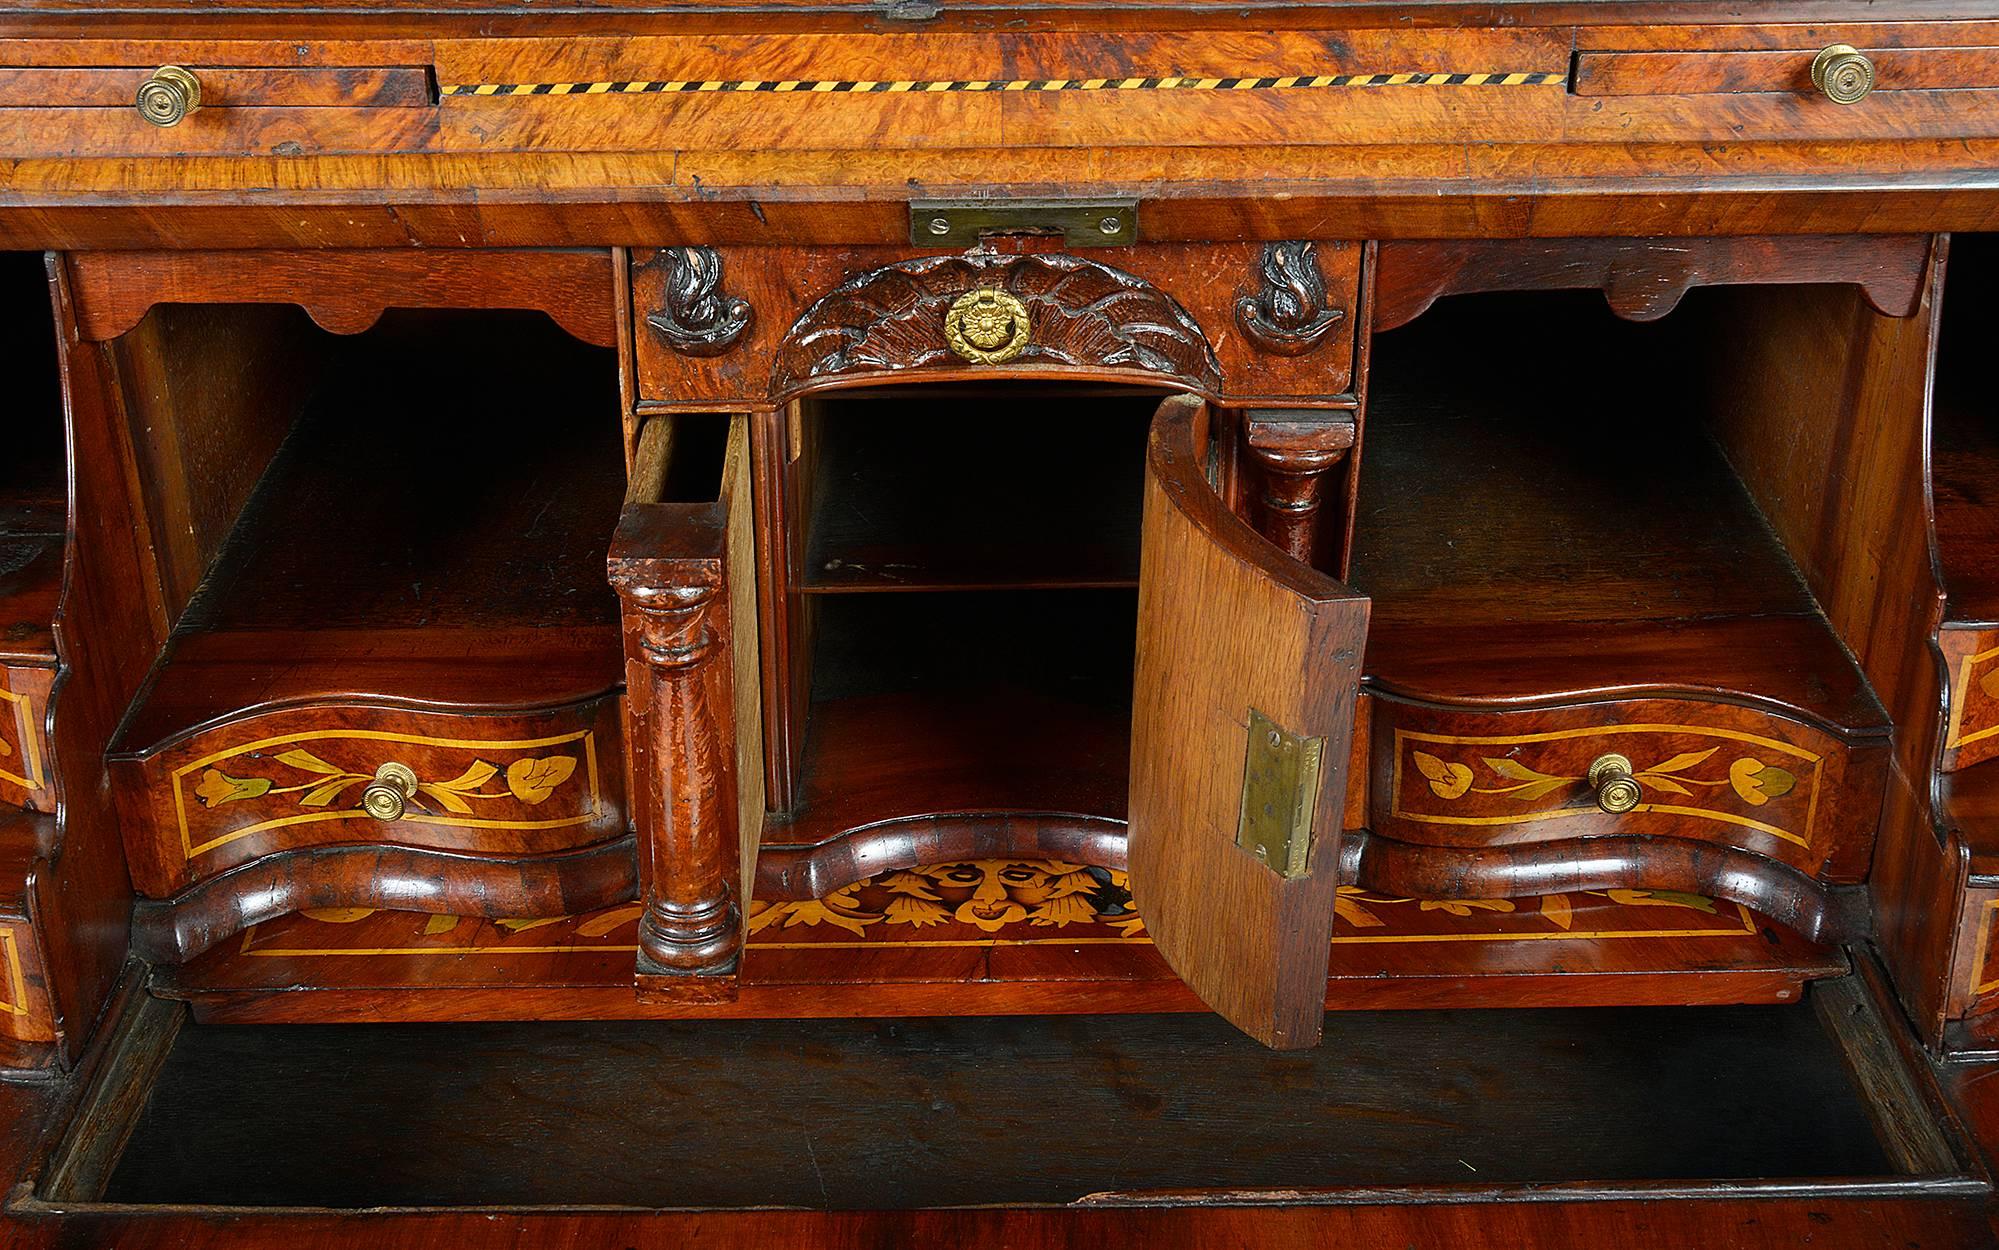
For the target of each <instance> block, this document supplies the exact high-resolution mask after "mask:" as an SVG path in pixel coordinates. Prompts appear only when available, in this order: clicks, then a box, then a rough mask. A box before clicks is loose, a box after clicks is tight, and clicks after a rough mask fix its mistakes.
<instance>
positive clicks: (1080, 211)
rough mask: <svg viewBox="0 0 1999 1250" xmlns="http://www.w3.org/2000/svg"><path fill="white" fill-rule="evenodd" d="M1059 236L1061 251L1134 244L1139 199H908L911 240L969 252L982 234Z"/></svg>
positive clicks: (918, 243) (1136, 236)
mask: <svg viewBox="0 0 1999 1250" xmlns="http://www.w3.org/2000/svg"><path fill="white" fill-rule="evenodd" d="M994 234H1048V235H1055V234H1059V235H1061V236H1062V243H1063V246H1065V247H1072V248H1073V247H1124V246H1128V245H1130V244H1133V243H1136V242H1138V201H1137V200H912V201H911V202H910V205H909V241H910V242H911V243H914V244H917V245H918V246H921V247H971V246H973V245H974V244H976V243H977V242H978V241H979V240H980V239H981V238H984V237H985V236H986V235H994Z"/></svg>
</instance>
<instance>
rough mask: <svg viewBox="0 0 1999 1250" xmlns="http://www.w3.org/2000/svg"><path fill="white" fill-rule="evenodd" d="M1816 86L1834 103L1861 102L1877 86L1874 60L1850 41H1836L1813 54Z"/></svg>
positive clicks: (1813, 83)
mask: <svg viewBox="0 0 1999 1250" xmlns="http://www.w3.org/2000/svg"><path fill="white" fill-rule="evenodd" d="M1812 86H1814V87H1817V88H1818V89H1819V90H1820V91H1823V92H1825V98H1826V99H1828V100H1831V101H1832V102H1833V103H1834V104H1858V103H1860V101H1861V99H1862V97H1864V96H1865V95H1866V94H1867V93H1868V92H1870V91H1872V90H1874V62H1872V61H1870V60H1868V59H1867V58H1866V57H1864V56H1862V55H1861V54H1860V52H1859V50H1858V49H1856V48H1855V47H1854V46H1853V45H1852V44H1850V43H1836V44H1834V45H1832V46H1831V47H1830V48H1827V49H1826V50H1825V51H1823V52H1821V53H1819V54H1818V55H1817V56H1815V57H1813V58H1812Z"/></svg>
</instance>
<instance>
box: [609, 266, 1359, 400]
mask: <svg viewBox="0 0 1999 1250" xmlns="http://www.w3.org/2000/svg"><path fill="white" fill-rule="evenodd" d="M1360 274H1361V247H1360V245H1359V244H1356V243H1348V242H1341V241H1316V242H1295V243H1289V244H1275V245H1270V246H1268V247H1266V245H1264V244H1258V243H1230V244H1212V245H1210V244H1195V245H1183V244H1170V245H1169V244H1161V245H1156V246H1138V247H1128V248H1127V247H1116V248H1091V249H1087V250H1078V251H1076V252H1073V253H1068V254H1048V253H1045V252H1038V253H1025V254H1005V253H1003V254H990V253H976V252H967V253H964V254H963V256H962V258H961V257H960V256H959V255H958V254H956V253H950V252H913V251H911V250H909V249H907V248H903V249H891V248H853V249H839V248H800V249H791V248H761V247H744V248H731V247H723V248H663V249H659V250H657V251H646V250H639V251H636V252H634V253H633V269H632V305H633V309H634V316H636V317H637V318H638V322H639V324H638V326H637V328H636V340H637V356H638V373H639V395H640V397H641V398H642V399H645V400H652V401H658V402H660V403H665V404H686V405H690V406H691V405H695V404H713V403H717V402H745V401H747V402H760V401H764V400H766V399H772V400H784V399H788V398H790V397H792V396H795V395H797V394H800V393H803V392H805V391H808V390H811V389H814V388H817V387H824V386H834V385H855V384H858V383H865V382H867V381H871V380H872V381H879V382H889V381H898V382H900V381H909V380H915V379H916V378H919V377H920V378H923V379H926V380H947V379H948V378H950V377H953V376H970V377H974V378H976V377H977V376H978V375H979V374H980V373H981V371H986V372H991V371H994V370H996V369H1001V368H1003V369H1004V370H1006V371H1007V372H1009V373H1012V374H1014V375H1016V376H1020V375H1028V376H1032V375H1037V374H1038V375H1041V376H1048V375H1064V376H1073V377H1076V378H1091V377H1096V378H1102V379H1106V380H1120V379H1121V380H1128V381H1132V382H1137V383H1141V384H1147V385H1162V384H1163V385H1172V386H1175V387H1179V388H1182V389H1189V390H1194V391H1197V392H1200V393H1203V394H1208V395H1211V396H1227V397H1228V398H1229V399H1231V400H1233V401H1236V402H1245V403H1247V402H1254V401H1257V400H1263V399H1269V400H1294V401H1305V402H1310V401H1314V400H1320V401H1341V400H1343V399H1346V398H1348V397H1350V395H1351V392H1352V390H1353V361H1354V344H1355V330H1356V328H1357V326H1358V323H1359V319H1360V318H1359V308H1360ZM975 288H998V289H1002V290H1006V291H1008V292H1010V293H1013V294H1014V295H1016V296H1017V297H1019V298H1020V299H1021V300H1022V301H1023V302H1024V304H1025V306H1026V308H1027V310H1028V314H1029V335H1028V341H1027V342H1026V344H1025V345H1024V347H1023V348H1022V350H1021V351H1020V354H1019V355H1018V356H1016V357H1013V358H1011V359H1010V360H1009V361H1008V362H1006V363H1005V364H1004V365H1003V366H994V365H988V364H981V363H977V362H968V361H967V360H966V359H962V358H960V357H959V356H958V355H957V354H955V353H954V351H953V349H952V348H951V346H950V345H949V343H948V342H947V339H946V336H945V329H944V325H945V319H946V316H947V314H948V313H949V311H950V309H951V307H952V305H953V303H954V302H955V301H956V300H957V299H958V298H959V297H961V296H963V295H965V294H966V293H967V292H969V291H971V290H973V289H975ZM1294 296H1295V297H1296V298H1295V300H1294ZM1273 299H1274V300H1276V301H1278V302H1280V303H1285V301H1292V302H1290V303H1285V306H1284V307H1283V309H1282V310H1281V311H1278V312H1277V319H1278V320H1279V321H1288V322H1294V323H1297V324H1301V325H1303V326H1305V327H1307V331H1306V333H1304V334H1301V335H1297V336H1294V337H1292V338H1290V339H1288V340H1287V339H1284V338H1282V337H1281V335H1280V336H1279V337H1271V336H1269V335H1266V334H1261V333H1260V332H1259V330H1258V329H1257V323H1258V321H1259V318H1263V317H1264V316H1265V313H1264V312H1263V311H1261V309H1263V308H1268V307H1269V303H1268V301H1270V300H1273ZM1259 300H1262V301H1265V303H1263V304H1261V305H1259V302H1258V301H1259ZM1134 304H1144V305H1145V306H1146V307H1147V308H1148V309H1149V314H1148V316H1147V317H1145V318H1134V317H1132V316H1131V307H1132V306H1133V305H1134ZM1120 316H1122V317H1123V319H1124V321H1126V322H1131V321H1134V320H1138V321H1143V322H1144V323H1145V324H1146V325H1147V326H1148V327H1150V330H1151V331H1152V332H1151V334H1150V337H1148V338H1145V339H1144V340H1142V341H1136V342H1133V341H1126V340H1125V339H1124V338H1122V337H1120V333H1119V328H1118V327H1119V324H1120V320H1119V319H1120ZM1245 323H1247V324H1245Z"/></svg>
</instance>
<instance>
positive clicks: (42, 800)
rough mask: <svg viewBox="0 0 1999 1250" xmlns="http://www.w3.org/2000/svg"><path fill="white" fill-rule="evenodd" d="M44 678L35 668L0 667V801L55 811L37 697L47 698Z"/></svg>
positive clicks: (40, 706)
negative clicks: (50, 790) (38, 694)
mask: <svg viewBox="0 0 1999 1250" xmlns="http://www.w3.org/2000/svg"><path fill="white" fill-rule="evenodd" d="M49 676H52V674H51V675H49ZM47 681H48V677H45V676H44V675H43V674H42V673H40V672H38V671H35V670H22V669H0V803H12V804H18V805H24V806H26V807H28V808H30V809H33V810H36V811H53V810H54V805H53V803H52V802H51V799H52V798H53V796H52V795H51V794H50V793H49V778H48V764H47V759H46V754H47V744H46V743H45V742H44V741H43V738H42V732H41V725H40V723H39V722H40V720H41V716H42V700H41V699H38V698H37V697H36V692H37V691H38V690H39V691H40V692H41V693H42V695H43V696H44V697H46V693H47Z"/></svg>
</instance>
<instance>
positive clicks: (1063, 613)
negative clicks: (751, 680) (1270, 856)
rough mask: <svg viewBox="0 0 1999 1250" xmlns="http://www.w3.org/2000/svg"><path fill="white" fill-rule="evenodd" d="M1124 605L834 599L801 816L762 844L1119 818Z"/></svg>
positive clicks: (1127, 727) (826, 605)
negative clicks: (973, 821) (1044, 819)
mask: <svg viewBox="0 0 1999 1250" xmlns="http://www.w3.org/2000/svg"><path fill="white" fill-rule="evenodd" d="M1136 611H1137V606H1136V597H1135V595H1134V594H1133V593H1132V592H1130V591H1119V590H1097V591H1037V592H1026V591H1023V592H1016V593H1013V594H978V593H961V594H935V595H918V596H909V595H893V596H840V597H837V598H829V599H827V600H823V601H821V602H820V603H819V604H818V606H817V610H816V612H815V620H816V636H817V644H816V652H817V657H818V658H817V660H816V663H815V665H814V668H813V673H814V679H813V693H814V699H813V703H812V707H811V712H810V715H809V717H808V721H807V728H806V737H805V755H804V759H803V767H802V769H801V778H802V783H803V784H802V790H801V796H800V802H799V804H798V805H797V807H796V809H795V810H794V811H793V812H792V813H791V814H789V815H788V816H784V817H780V818H776V819H775V820H774V822H773V824H772V825H771V826H769V827H767V829H766V832H765V835H764V842H765V845H766V846H771V845H813V844H817V843H820V842H823V841H825V840H827V839H828V838H832V837H836V836H838V835H839V834H841V833H845V832H847V831H848V830H851V829H856V828H859V827H861V826H863V825H869V824H874V823H877V822H880V821H884V820H893V819H902V818H912V817H923V816H931V815H937V814H946V813H974V812H1005V811H1033V812H1060V813H1070V814H1077V815H1087V816H1098V817H1115V818H1122V816H1123V815H1124V807H1125V786H1126V775H1127V769H1128V766H1129V755H1130V733H1131V663H1132V646H1133V643H1134V639H1135V637H1136V628H1135V626H1134V619H1135V614H1136Z"/></svg>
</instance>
